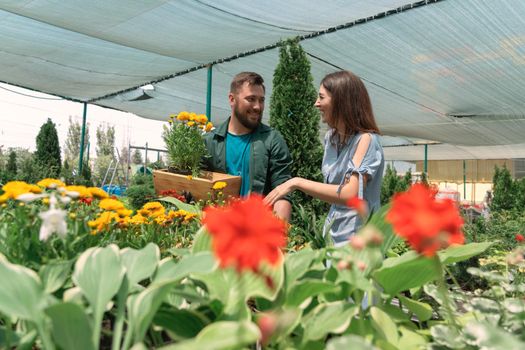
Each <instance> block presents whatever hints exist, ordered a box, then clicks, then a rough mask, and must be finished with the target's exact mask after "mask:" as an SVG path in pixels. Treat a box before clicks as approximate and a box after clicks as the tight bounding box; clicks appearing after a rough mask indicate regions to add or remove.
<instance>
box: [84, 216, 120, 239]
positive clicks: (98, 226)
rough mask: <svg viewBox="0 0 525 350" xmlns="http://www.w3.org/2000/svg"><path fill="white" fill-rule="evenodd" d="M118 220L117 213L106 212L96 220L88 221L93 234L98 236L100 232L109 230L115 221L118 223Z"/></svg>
mask: <svg viewBox="0 0 525 350" xmlns="http://www.w3.org/2000/svg"><path fill="white" fill-rule="evenodd" d="M118 220H119V216H118V215H117V214H116V213H114V212H111V211H105V212H103V213H101V214H100V215H99V216H98V217H97V218H96V219H95V220H92V221H88V226H89V227H91V234H93V235H96V234H97V233H99V232H102V231H105V230H107V229H108V228H109V226H110V225H111V223H112V222H113V221H115V222H117V221H118Z"/></svg>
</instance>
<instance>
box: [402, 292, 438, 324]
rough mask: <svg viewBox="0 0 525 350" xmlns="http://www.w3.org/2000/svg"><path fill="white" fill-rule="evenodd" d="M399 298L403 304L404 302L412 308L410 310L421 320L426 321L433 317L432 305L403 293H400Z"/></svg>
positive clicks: (407, 306)
mask: <svg viewBox="0 0 525 350" xmlns="http://www.w3.org/2000/svg"><path fill="white" fill-rule="evenodd" d="M398 298H399V301H401V304H403V305H404V306H405V307H406V308H407V309H409V310H410V312H412V313H413V314H414V315H416V316H417V319H418V320H419V321H420V322H425V321H426V320H429V319H430V318H431V317H432V307H431V306H430V305H428V304H426V303H422V302H420V301H416V300H412V299H409V298H406V297H404V296H402V295H399V296H398Z"/></svg>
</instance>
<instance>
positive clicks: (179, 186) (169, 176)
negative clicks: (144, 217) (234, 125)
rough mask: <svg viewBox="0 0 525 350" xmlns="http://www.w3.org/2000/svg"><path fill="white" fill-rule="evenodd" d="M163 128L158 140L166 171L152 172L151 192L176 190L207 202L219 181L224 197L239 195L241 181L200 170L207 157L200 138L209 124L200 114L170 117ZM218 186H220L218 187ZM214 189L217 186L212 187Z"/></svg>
mask: <svg viewBox="0 0 525 350" xmlns="http://www.w3.org/2000/svg"><path fill="white" fill-rule="evenodd" d="M168 123H169V125H167V126H164V132H163V133H162V138H163V139H164V142H165V143H166V149H167V151H168V158H169V166H168V169H163V170H155V171H153V182H154V185H155V192H156V193H160V192H162V191H166V190H176V191H178V192H179V193H182V192H186V193H188V192H189V193H191V195H192V197H193V198H194V199H196V200H199V199H207V198H208V194H209V193H213V191H214V185H216V183H217V182H223V183H225V184H226V186H225V187H224V188H223V189H222V192H223V194H224V195H225V196H237V195H239V189H240V185H241V178H240V177H239V176H231V175H228V174H222V173H215V172H210V171H203V170H202V169H201V165H202V159H203V158H204V157H206V156H207V153H208V152H207V150H206V146H205V145H204V141H203V139H202V136H203V135H204V134H205V133H207V132H209V131H211V129H212V128H213V125H212V123H211V122H208V118H207V117H206V116H205V115H204V114H200V115H197V114H195V113H189V112H180V113H179V114H178V115H175V114H172V115H170V118H169V120H168ZM220 187H222V186H220ZM215 188H217V186H215Z"/></svg>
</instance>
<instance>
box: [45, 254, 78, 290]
mask: <svg viewBox="0 0 525 350" xmlns="http://www.w3.org/2000/svg"><path fill="white" fill-rule="evenodd" d="M72 265H73V262H72V261H57V262H52V263H49V264H47V265H42V266H41V267H40V270H39V271H38V274H39V275H40V278H41V279H42V283H43V284H44V290H45V292H46V293H54V292H55V291H57V290H58V289H59V288H60V287H62V286H63V285H64V283H65V282H66V281H67V279H68V278H69V277H70V271H71V266H72Z"/></svg>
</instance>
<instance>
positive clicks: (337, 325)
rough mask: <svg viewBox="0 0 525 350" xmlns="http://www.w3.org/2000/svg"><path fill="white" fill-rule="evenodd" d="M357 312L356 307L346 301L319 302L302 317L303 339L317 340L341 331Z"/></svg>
mask: <svg viewBox="0 0 525 350" xmlns="http://www.w3.org/2000/svg"><path fill="white" fill-rule="evenodd" d="M357 312H358V307H357V306H356V305H352V304H350V303H348V302H346V301H345V302H343V301H338V302H333V303H323V304H319V305H318V306H316V307H315V308H314V309H313V310H312V311H310V312H309V313H308V314H307V315H306V316H304V317H303V321H302V322H301V323H302V325H303V328H304V339H305V340H317V339H321V338H324V337H325V336H326V335H327V334H328V333H335V334H338V333H343V332H344V331H345V330H346V329H347V328H348V326H349V325H350V321H351V319H352V317H353V316H354V315H355V314H357Z"/></svg>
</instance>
